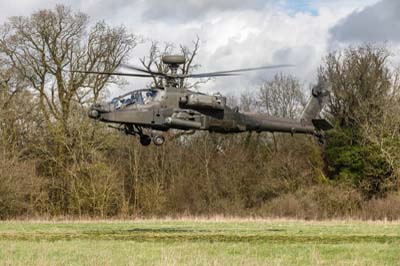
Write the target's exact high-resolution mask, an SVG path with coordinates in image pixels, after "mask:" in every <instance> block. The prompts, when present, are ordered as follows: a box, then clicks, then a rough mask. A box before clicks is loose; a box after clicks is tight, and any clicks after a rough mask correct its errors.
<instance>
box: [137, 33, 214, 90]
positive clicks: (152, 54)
mask: <svg viewBox="0 0 400 266" xmlns="http://www.w3.org/2000/svg"><path fill="white" fill-rule="evenodd" d="M199 48H200V38H199V37H197V38H196V40H194V41H193V42H192V47H188V46H185V45H182V44H181V45H179V48H178V49H177V48H176V45H175V44H173V43H165V44H164V46H163V47H162V48H161V47H160V44H159V43H158V42H156V41H152V43H151V46H150V50H149V55H148V56H144V57H143V58H141V59H140V62H141V63H142V65H143V66H144V67H145V68H146V69H147V70H152V68H153V67H155V69H156V70H157V71H158V72H167V71H168V70H169V69H168V66H167V65H164V64H163V63H162V57H163V56H165V55H170V54H172V53H174V51H176V50H178V53H179V54H182V55H183V56H184V57H185V58H186V60H185V63H184V64H183V65H182V66H181V67H180V72H181V74H183V75H184V74H189V73H191V72H192V71H193V70H196V69H198V68H199V67H200V65H199V64H195V63H194V59H195V58H196V56H197V55H198V52H199ZM206 81H208V79H200V80H198V81H196V82H193V83H188V82H187V80H186V79H180V81H179V86H181V87H183V86H186V87H188V88H190V87H196V86H197V85H198V84H200V83H204V82H206ZM152 85H155V86H158V87H162V86H163V84H162V79H160V78H158V77H156V76H153V84H152Z"/></svg>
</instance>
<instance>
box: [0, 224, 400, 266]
mask: <svg viewBox="0 0 400 266" xmlns="http://www.w3.org/2000/svg"><path fill="white" fill-rule="evenodd" d="M0 265H400V223H385V222H377V223H373V222H371V223H363V222H341V221H340V222H304V221H285V220H272V221H267V220H254V221H252V220H248V221H246V220H208V221H207V220H197V221H196V220H178V221H172V220H171V221H170V220H164V221H161V220H159V221H157V220H149V221H145V220H141V221H113V222H106V221H105V222H17V221H12V222H0Z"/></svg>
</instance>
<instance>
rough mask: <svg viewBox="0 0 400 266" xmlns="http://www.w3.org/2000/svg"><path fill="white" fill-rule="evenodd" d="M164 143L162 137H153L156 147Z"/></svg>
mask: <svg viewBox="0 0 400 266" xmlns="http://www.w3.org/2000/svg"><path fill="white" fill-rule="evenodd" d="M164 142H165V138H164V136H162V135H156V136H154V137H153V143H154V145H156V146H161V145H163V144H164Z"/></svg>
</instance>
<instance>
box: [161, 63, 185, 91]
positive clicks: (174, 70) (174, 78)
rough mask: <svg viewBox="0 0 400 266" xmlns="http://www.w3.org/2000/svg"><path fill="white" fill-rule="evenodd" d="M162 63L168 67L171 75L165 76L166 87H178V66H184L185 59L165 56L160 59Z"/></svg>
mask: <svg viewBox="0 0 400 266" xmlns="http://www.w3.org/2000/svg"><path fill="white" fill-rule="evenodd" d="M162 62H163V63H164V64H165V65H168V67H169V69H170V71H171V73H170V74H169V75H168V76H166V77H165V78H166V81H167V87H178V86H179V80H178V79H179V74H178V69H179V66H180V65H183V64H185V62H186V58H185V56H183V55H165V56H163V58H162Z"/></svg>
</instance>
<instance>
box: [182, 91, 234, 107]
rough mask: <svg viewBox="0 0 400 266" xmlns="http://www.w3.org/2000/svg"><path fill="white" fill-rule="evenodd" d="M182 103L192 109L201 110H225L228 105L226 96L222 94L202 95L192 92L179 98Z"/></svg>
mask: <svg viewBox="0 0 400 266" xmlns="http://www.w3.org/2000/svg"><path fill="white" fill-rule="evenodd" d="M179 103H180V105H182V106H183V107H186V108H191V109H200V110H221V111H222V110H224V109H225V106H226V97H223V96H221V95H213V96H210V95H201V94H191V95H187V96H184V97H181V98H180V99H179Z"/></svg>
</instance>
